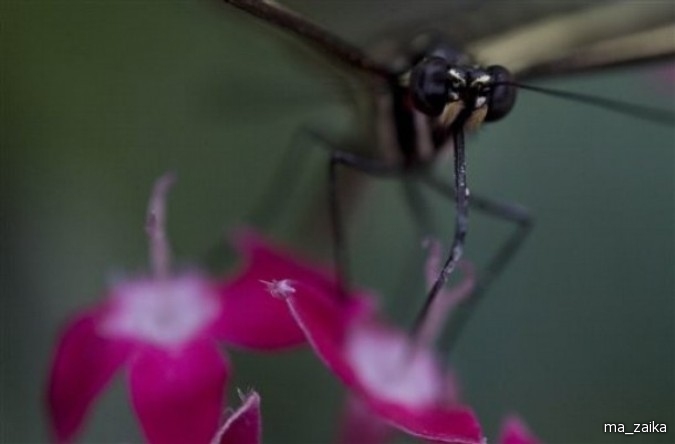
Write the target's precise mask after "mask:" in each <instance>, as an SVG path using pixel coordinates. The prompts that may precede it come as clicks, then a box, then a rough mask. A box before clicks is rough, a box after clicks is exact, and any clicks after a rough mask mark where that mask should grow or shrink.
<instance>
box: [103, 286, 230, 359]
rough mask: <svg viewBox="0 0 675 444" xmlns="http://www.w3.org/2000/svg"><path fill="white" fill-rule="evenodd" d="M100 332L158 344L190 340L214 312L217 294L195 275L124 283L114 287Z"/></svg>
mask: <svg viewBox="0 0 675 444" xmlns="http://www.w3.org/2000/svg"><path fill="white" fill-rule="evenodd" d="M114 291H115V297H114V299H113V306H112V307H111V312H110V313H109V315H108V317H107V319H105V321H104V322H103V326H102V329H103V332H104V333H105V334H108V335H110V336H116V337H125V338H129V339H135V340H138V341H142V342H147V343H151V344H154V345H158V346H161V347H171V346H179V345H181V344H183V343H185V342H187V341H189V340H191V339H194V338H195V336H197V335H198V334H199V333H200V332H201V331H202V330H203V329H204V327H206V326H207V325H208V324H209V323H210V322H211V321H212V320H213V319H214V318H215V317H216V316H217V315H218V310H219V308H220V306H219V304H218V301H217V295H216V294H214V292H213V291H212V290H211V288H210V287H209V285H208V284H207V283H206V282H204V281H203V280H202V279H200V278H199V277H196V276H180V277H172V278H168V279H160V280H153V279H146V280H141V281H132V282H127V283H124V284H122V285H118V286H117V287H116V288H115V289H114Z"/></svg>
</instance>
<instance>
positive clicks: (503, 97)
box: [485, 65, 517, 122]
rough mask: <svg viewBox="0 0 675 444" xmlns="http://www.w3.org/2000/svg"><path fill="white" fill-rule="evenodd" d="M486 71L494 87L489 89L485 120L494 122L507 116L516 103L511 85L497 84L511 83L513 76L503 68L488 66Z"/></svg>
mask: <svg viewBox="0 0 675 444" xmlns="http://www.w3.org/2000/svg"><path fill="white" fill-rule="evenodd" d="M486 71H487V72H488V74H490V76H491V77H492V80H493V82H494V83H496V85H495V86H493V87H492V88H491V90H490V93H489V94H488V96H487V101H488V112H487V115H486V116H485V120H486V121H488V122H494V121H495V120H499V119H501V118H502V117H504V116H505V115H507V114H508V113H509V112H510V111H511V109H513V105H514V104H515V103H516V94H517V90H516V87H515V86H513V85H503V84H501V85H500V84H499V83H503V82H513V76H512V75H511V73H510V72H509V70H508V69H506V68H504V67H503V66H499V65H493V66H488V68H487V70H486Z"/></svg>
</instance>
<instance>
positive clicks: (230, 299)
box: [213, 232, 336, 350]
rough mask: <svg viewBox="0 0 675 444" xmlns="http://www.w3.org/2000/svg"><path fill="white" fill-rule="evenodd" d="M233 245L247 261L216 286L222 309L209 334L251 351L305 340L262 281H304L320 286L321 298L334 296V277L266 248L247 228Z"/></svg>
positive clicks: (269, 348)
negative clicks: (241, 268) (227, 280)
mask: <svg viewBox="0 0 675 444" xmlns="http://www.w3.org/2000/svg"><path fill="white" fill-rule="evenodd" d="M236 244H237V246H238V249H239V251H240V252H241V254H242V255H244V256H246V257H247V258H248V265H247V266H246V267H245V268H244V270H243V271H242V272H241V273H240V274H239V275H238V276H237V277H236V278H235V279H234V280H233V281H231V282H227V283H225V284H224V285H222V287H221V288H220V289H219V292H220V294H221V297H222V299H223V310H222V311H221V316H220V318H219V319H218V321H217V322H216V323H215V325H214V327H213V334H214V335H215V336H216V337H218V338H220V339H223V340H225V341H228V342H230V343H232V344H235V345H239V346H242V347H248V348H254V349H265V350H273V349H279V348H284V347H290V346H294V345H298V344H301V343H304V342H305V336H304V335H303V333H302V331H300V329H299V328H298V325H297V324H296V322H295V320H294V319H293V318H292V317H291V315H290V313H289V312H288V308H287V306H286V304H285V303H284V302H283V301H282V300H279V299H277V298H273V297H270V294H269V290H268V287H267V286H266V285H265V283H264V282H272V281H279V280H285V279H290V280H298V281H303V282H307V283H310V284H311V285H314V286H317V287H318V288H321V289H322V290H323V293H324V294H325V295H323V296H322V297H334V291H335V288H336V284H335V279H334V278H331V277H330V275H329V274H328V273H323V272H322V271H317V269H316V268H312V267H309V266H306V265H304V264H303V263H302V262H300V261H299V260H297V259H294V258H293V257H291V256H290V255H287V254H286V253H283V252H281V251H279V250H278V249H274V248H272V247H270V246H269V245H267V244H266V243H265V242H264V241H263V240H262V239H261V238H259V237H258V236H256V235H255V234H253V233H251V232H244V233H241V234H240V235H239V236H238V237H237V239H236Z"/></svg>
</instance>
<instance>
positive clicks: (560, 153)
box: [0, 0, 675, 443]
mask: <svg viewBox="0 0 675 444" xmlns="http://www.w3.org/2000/svg"><path fill="white" fill-rule="evenodd" d="M289 3H291V2H289ZM431 3H433V2H431ZM439 3H440V2H437V3H436V5H438V4H439ZM292 5H293V6H296V7H297V8H298V9H300V10H302V11H305V12H306V13H307V14H308V15H310V16H311V17H315V18H316V19H317V20H319V21H320V22H321V23H325V24H328V25H329V26H330V27H331V29H335V30H336V31H338V32H340V33H342V34H343V35H347V36H349V38H350V39H351V40H353V41H355V42H362V41H365V39H366V37H367V35H368V28H369V26H370V25H371V24H372V23H373V21H374V20H373V17H372V14H371V15H369V14H368V13H366V12H367V11H370V12H373V10H374V11H376V12H377V14H379V15H380V17H378V19H377V20H376V21H377V23H378V26H380V25H381V24H383V23H386V20H387V18H388V17H390V16H391V17H394V16H397V17H400V15H401V6H400V4H398V3H393V5H397V6H396V7H394V6H391V5H392V3H391V2H390V3H387V7H383V6H384V4H383V3H377V2H371V3H369V4H368V6H367V7H366V6H364V3H361V2H329V1H326V2H307V1H305V2H302V1H295V2H292ZM369 8H370V9H369ZM417 12H419V11H417ZM0 20H1V21H2V24H1V26H2V29H1V32H2V34H1V42H0V43H1V45H2V46H1V48H2V57H1V60H2V61H1V63H2V67H1V69H2V71H1V74H2V78H1V79H0V80H1V82H0V88H1V94H2V95H1V97H0V100H1V107H2V117H1V120H0V121H1V124H2V131H1V133H0V137H1V138H2V139H1V140H2V141H1V144H2V145H1V153H2V157H1V162H0V172H1V175H0V179H1V184H2V188H1V202H2V213H1V216H0V217H1V218H2V225H1V226H2V240H1V241H2V244H1V249H0V255H1V256H0V257H1V262H0V277H1V279H2V281H1V284H2V287H1V294H0V304H1V305H0V309H1V316H2V319H1V324H0V329H1V330H0V339H1V340H2V342H1V348H0V390H1V392H0V441H2V442H22V443H23V442H42V441H45V440H47V437H48V434H47V429H46V421H45V415H44V406H43V394H44V388H45V377H46V373H47V369H48V364H49V361H50V358H51V352H52V348H53V346H54V341H55V338H56V334H57V332H58V331H59V327H60V326H62V325H63V323H64V320H65V319H66V318H67V316H68V315H69V313H71V312H73V311H74V310H77V309H79V308H81V307H83V306H86V305H88V304H92V303H94V302H96V301H97V300H99V299H100V298H101V297H102V293H103V290H104V289H105V287H106V284H107V283H108V282H109V281H110V279H111V278H113V277H115V276H118V275H119V274H120V273H124V272H133V271H137V270H141V269H143V267H145V264H146V239H145V236H144V233H143V223H144V221H143V219H144V212H145V205H146V201H147V198H148V193H149V190H150V187H151V184H152V182H153V181H154V179H155V178H157V177H158V176H159V175H160V174H162V173H163V172H165V171H167V170H173V171H175V172H176V173H177V174H178V177H179V182H178V184H177V186H176V187H175V189H174V191H173V192H172V194H171V197H170V216H169V228H170V236H171V240H172V242H173V246H174V249H175V254H176V256H177V258H178V262H179V263H182V264H190V263H194V262H196V261H198V260H200V258H202V257H203V254H204V252H205V251H207V250H208V249H209V248H210V247H211V246H213V245H215V244H217V243H218V242H221V241H222V239H223V237H224V233H226V231H227V230H228V229H230V228H233V227H236V226H240V225H241V224H242V223H244V222H245V220H246V217H247V215H248V214H249V212H250V211H251V210H252V208H253V207H254V206H255V204H256V203H257V202H258V201H259V199H260V198H261V196H263V194H264V190H265V185H266V183H267V179H268V176H269V175H270V174H271V172H272V171H274V168H275V165H276V164H278V161H279V160H280V159H281V155H282V154H283V151H284V149H286V146H287V143H288V139H289V138H290V136H291V134H292V133H293V130H294V129H295V128H297V127H298V126H299V125H301V124H302V123H304V122H307V121H311V122H316V123H318V124H319V125H324V126H325V127H327V128H329V129H330V130H331V131H333V132H336V133H341V132H345V131H346V130H348V129H349V127H350V121H349V114H348V113H347V112H346V111H345V108H344V106H343V105H342V103H341V97H340V95H339V94H338V93H336V91H335V89H334V88H332V87H331V86H332V80H331V79H327V78H322V77H321V76H320V75H319V76H317V75H315V74H316V72H315V71H313V70H311V69H307V66H304V65H302V64H298V63H297V59H296V58H295V57H289V55H288V53H287V52H286V51H285V50H284V48H283V47H282V46H281V45H279V44H278V43H279V42H278V39H277V38H276V37H272V38H271V35H270V34H269V33H267V32H266V30H265V28H264V27H262V26H259V25H257V24H254V23H253V22H252V21H251V20H248V19H246V17H244V16H242V15H241V14H238V13H235V12H234V11H233V10H231V9H229V8H227V7H222V6H221V5H219V4H218V2H215V1H211V2H207V1H201V2H200V1H195V2H191V1H113V2H97V1H54V2H49V1H12V0H4V1H3V2H2V3H0ZM664 72H665V71H664V67H657V68H654V69H650V70H647V69H645V70H634V71H624V72H616V73H611V74H603V75H595V76H588V77H583V78H576V79H574V80H570V81H556V82H550V83H548V84H547V85H550V86H554V87H559V88H564V89H567V90H573V91H581V92H588V93H594V94H599V95H605V96H612V97H620V98H622V99H624V100H629V101H633V102H636V103H642V104H650V105H654V106H660V107H664V108H667V107H673V106H674V101H675V91H674V89H673V78H672V77H670V78H668V77H666V75H665V74H664ZM673 148H675V132H674V129H673V128H664V127H660V126H656V125H653V124H649V123H645V122H641V121H639V120H635V119H630V118H626V117H622V116H620V115H615V114H612V113H608V112H605V111H601V110H596V109H589V108H586V107H584V106H581V105H577V104H573V103H568V102H564V101H561V100H556V99H551V98H547V97H542V96H538V95H535V94H532V93H527V92H523V93H522V94H521V97H520V102H519V103H518V105H517V109H516V112H514V113H513V115H512V116H510V117H509V118H508V119H506V121H504V122H503V123H500V124H495V125H491V126H490V127H487V128H485V129H484V131H482V132H481V133H480V134H479V135H478V136H477V137H474V138H472V139H471V140H470V141H469V154H468V156H469V174H470V176H469V177H470V184H471V189H472V191H474V192H476V193H478V192H480V193H482V194H488V195H491V196H494V197H497V198H502V199H507V200H512V201H516V202H519V203H521V204H523V205H526V206H527V207H529V208H530V209H531V210H532V211H533V212H534V214H535V215H536V227H535V231H534V234H533V235H532V236H531V237H530V238H529V239H528V241H527V243H526V245H525V247H524V250H523V252H522V254H520V255H519V256H518V257H517V258H516V259H515V260H514V261H513V263H512V265H511V266H510V267H509V269H508V270H507V272H506V273H505V275H504V277H503V278H502V279H500V280H499V282H498V283H497V284H496V286H495V288H494V290H493V291H492V292H491V293H490V295H489V298H488V299H487V300H486V301H485V302H484V303H483V304H482V305H481V307H480V309H479V311H478V312H477V313H476V315H475V317H474V318H473V319H472V320H471V322H470V324H469V325H468V328H467V330H466V332H465V335H464V336H463V337H462V340H461V342H460V343H459V344H458V348H457V349H456V350H455V351H454V352H453V353H452V355H451V356H450V359H451V360H452V362H453V364H454V366H455V368H456V369H457V372H458V375H459V378H460V380H461V381H462V389H463V390H462V391H463V394H464V398H465V400H466V402H467V403H469V404H471V405H472V406H473V407H474V408H475V409H476V411H477V412H478V414H479V415H480V417H481V420H482V422H483V424H484V427H485V429H486V431H487V432H488V434H489V436H491V437H494V436H495V435H496V431H497V428H498V424H499V421H500V419H501V418H502V416H503V415H504V414H505V413H508V412H518V413H519V414H521V415H522V416H523V417H524V418H525V419H526V421H527V422H528V423H529V424H530V426H531V427H532V429H533V430H534V431H535V432H536V433H537V434H538V435H539V436H540V437H541V438H542V440H544V441H545V442H549V443H556V442H564V443H568V442H569V443H600V442H626V443H629V442H630V443H637V442H640V443H649V442H673V433H674V432H673V430H671V428H672V427H675V368H674V361H675V360H674V354H675V348H674V340H675V331H674V317H675V306H674V298H673V296H674V295H675V291H674V290H675V289H674V286H675V283H674V271H675V252H674V250H675V233H674V230H675V224H674V222H675V221H674V220H673V219H674V217H675V211H674V205H675V198H674V191H675V184H674V183H673V181H674V179H673V177H674V168H675V155H674V149H673ZM310 160H311V161H310V164H309V165H308V166H306V167H304V168H303V170H304V171H305V173H306V174H303V176H302V178H301V184H303V186H302V189H301V190H300V191H299V192H298V193H296V194H295V195H294V198H292V199H291V200H289V203H288V205H286V208H285V211H284V214H279V216H278V220H273V221H271V224H270V225H271V228H272V230H271V231H269V232H271V233H273V235H274V237H275V238H276V239H278V240H280V241H285V242H287V243H292V244H293V245H295V246H296V247H297V248H299V249H303V250H306V251H308V252H311V251H314V252H315V253H316V252H321V251H324V252H325V251H326V250H327V247H328V244H327V241H321V242H319V241H313V242H312V243H311V244H310V245H308V244H307V242H305V243H303V242H302V236H301V235H300V234H301V232H302V229H298V228H297V221H298V220H302V219H303V218H302V217H299V215H300V214H301V212H302V211H304V210H306V209H307V208H313V209H314V210H315V211H319V210H321V211H323V207H321V206H318V207H313V206H311V205H310V204H308V202H309V201H310V200H311V199H317V196H318V197H319V198H320V197H323V196H325V191H324V188H323V187H324V176H323V175H324V173H325V157H324V156H323V153H322V152H321V150H315V152H312V157H311V159H310ZM448 174H449V169H448ZM401 195H402V193H401V188H400V186H399V185H398V184H397V183H396V182H392V181H384V182H375V183H374V184H373V186H372V187H369V188H368V190H367V191H366V195H365V196H363V199H362V204H361V205H360V207H359V210H358V211H357V212H356V214H355V215H354V217H353V219H352V221H351V223H350V246H351V252H350V254H351V257H352V266H353V274H354V275H355V280H356V281H357V282H359V283H360V284H362V285H366V286H370V287H372V288H376V289H377V290H378V291H379V292H380V293H381V294H382V301H383V303H384V305H385V306H386V308H387V310H388V311H389V313H390V314H391V316H392V317H393V318H394V319H396V320H397V322H400V323H401V324H406V323H409V322H410V321H411V320H412V318H413V314H414V311H415V310H416V308H417V307H418V305H419V304H420V302H421V299H422V297H423V294H424V291H423V289H422V281H421V269H422V268H421V267H422V258H423V253H422V251H421V249H420V248H419V239H417V238H416V235H415V233H416V232H417V231H416V229H415V223H414V219H413V218H411V217H410V215H409V212H407V210H406V207H405V205H404V203H403V199H402V198H401ZM428 198H429V199H430V201H431V202H432V208H433V209H434V214H435V216H436V219H437V220H436V222H437V226H439V227H442V228H441V229H440V230H439V233H437V234H439V235H442V236H444V238H445V239H448V235H449V233H450V232H451V221H452V208H451V206H450V205H449V204H448V203H447V202H444V201H442V200H440V199H439V198H438V197H437V196H432V195H430V196H428ZM319 201H320V200H319ZM305 220H306V219H305ZM508 229H509V227H508V226H507V225H505V224H503V223H501V222H495V221H492V220H489V219H487V218H485V217H483V216H481V215H478V214H473V215H472V223H471V230H470V234H469V238H468V244H469V247H468V257H469V258H472V259H475V260H478V261H479V262H480V261H481V260H484V259H485V258H486V257H487V256H488V254H489V252H490V251H492V250H491V249H493V248H494V246H495V244H496V242H497V241H498V240H499V239H500V238H503V236H504V235H505V234H506V233H507V232H508ZM233 361H234V366H235V371H236V377H235V379H234V381H233V382H232V385H231V386H230V392H231V394H234V392H235V391H234V388H235V387H240V388H243V389H246V388H249V387H254V388H255V389H256V390H258V391H259V392H260V393H261V395H262V399H263V404H262V405H263V416H264V433H265V442H267V443H324V442H331V441H333V437H334V436H335V432H336V430H337V426H338V422H337V418H338V414H339V411H340V408H341V402H342V398H343V389H342V388H341V387H340V386H339V384H338V383H336V382H335V380H334V379H333V378H332V376H331V375H330V374H329V373H328V372H327V371H326V370H325V369H324V368H323V367H322V366H321V365H320V364H319V363H318V362H317V360H316V359H315V358H314V356H313V355H312V354H311V353H309V352H308V351H305V350H301V351H297V352H293V353H288V354H285V355H283V356H260V355H250V354H245V353H240V352H235V353H234V355H233ZM122 380H123V378H122V377H119V378H117V379H116V380H115V382H114V384H113V387H112V390H108V391H106V392H105V394H104V396H103V397H102V398H101V399H100V400H99V401H98V402H97V405H96V408H95V410H94V411H93V414H92V415H91V418H90V421H89V422H88V424H87V427H86V430H85V432H84V434H83V436H82V441H83V442H135V441H139V440H140V435H139V432H138V429H137V426H136V424H135V422H134V418H133V415H132V414H131V413H130V410H129V406H128V404H127V398H126V392H125V386H124V384H123V381H122ZM232 398H233V399H234V398H235V396H232ZM649 421H656V422H657V423H664V422H665V423H667V426H668V429H669V431H668V434H666V435H665V436H664V435H660V436H657V435H636V436H632V437H630V436H628V437H624V436H616V435H605V434H603V424H604V423H606V422H621V423H626V424H629V423H630V424H632V423H634V422H649Z"/></svg>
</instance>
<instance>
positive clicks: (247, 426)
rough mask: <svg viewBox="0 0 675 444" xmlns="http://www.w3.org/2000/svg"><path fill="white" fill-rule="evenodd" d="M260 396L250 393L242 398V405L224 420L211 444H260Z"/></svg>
mask: <svg viewBox="0 0 675 444" xmlns="http://www.w3.org/2000/svg"><path fill="white" fill-rule="evenodd" d="M261 437H262V426H261V421H260V396H258V394H257V393H256V392H251V393H250V394H248V395H247V396H245V397H244V396H243V397H242V405H241V407H239V409H237V410H236V411H234V412H232V413H231V414H229V415H228V416H227V417H226V418H225V423H224V424H223V426H222V427H221V428H220V430H218V433H216V436H215V437H214V438H213V440H212V441H211V444H260V442H261V441H262V438H261Z"/></svg>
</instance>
